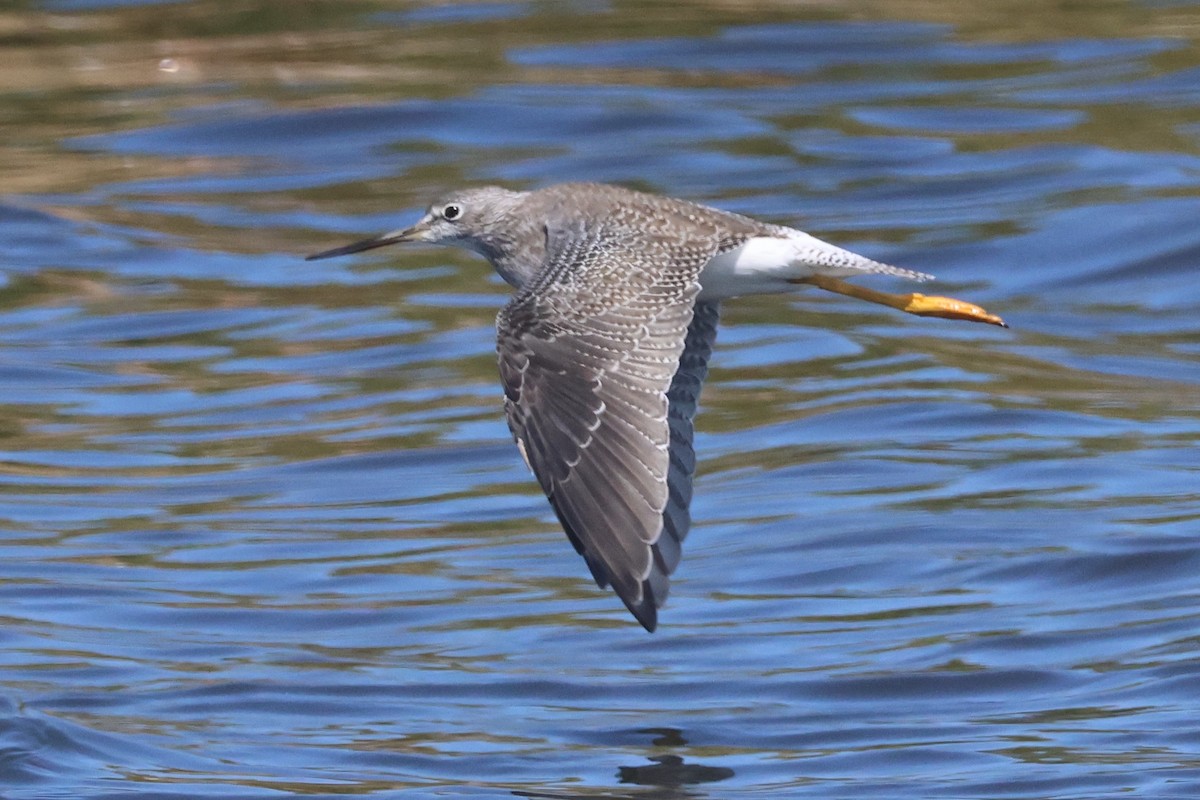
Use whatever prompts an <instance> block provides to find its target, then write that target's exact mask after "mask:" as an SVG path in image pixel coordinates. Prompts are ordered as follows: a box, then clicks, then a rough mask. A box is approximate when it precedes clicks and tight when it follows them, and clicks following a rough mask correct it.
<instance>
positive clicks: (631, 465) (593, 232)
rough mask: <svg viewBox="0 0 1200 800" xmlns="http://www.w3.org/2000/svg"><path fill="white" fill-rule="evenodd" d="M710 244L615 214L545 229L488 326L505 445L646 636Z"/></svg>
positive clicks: (693, 392) (680, 455)
mask: <svg viewBox="0 0 1200 800" xmlns="http://www.w3.org/2000/svg"><path fill="white" fill-rule="evenodd" d="M718 246H719V245H718V244H717V243H716V242H715V241H714V242H712V243H711V244H710V243H699V244H697V243H696V242H694V241H692V242H689V241H679V240H676V239H671V238H668V237H664V236H659V235H656V234H655V233H654V231H653V230H650V231H646V230H644V229H643V227H642V226H639V225H638V224H636V220H625V219H622V218H621V217H620V216H614V217H608V218H605V219H604V220H603V221H601V222H594V223H591V224H589V223H587V222H584V221H580V222H576V223H573V224H571V225H564V226H560V227H557V228H549V229H548V230H547V250H546V253H547V255H546V262H545V264H544V266H543V268H542V270H541V272H540V273H539V277H538V279H537V280H535V282H534V283H533V284H531V285H529V286H527V287H526V288H525V289H524V290H523V291H521V292H520V293H519V294H518V295H516V296H515V297H514V298H513V299H512V300H511V301H510V302H509V304H508V305H507V306H506V307H505V308H504V309H503V310H502V311H501V313H500V316H499V318H498V320H497V328H498V343H497V349H498V353H499V362H500V376H501V380H502V382H503V384H504V391H505V397H506V400H505V410H506V412H507V416H508V423H509V427H510V428H511V429H512V432H513V436H514V437H515V439H516V441H517V444H518V446H519V447H520V449H521V451H522V453H523V455H524V456H525V459H526V461H527V462H528V464H529V467H530V469H531V470H532V471H533V473H534V475H535V476H536V477H537V479H538V481H539V482H540V484H541V486H542V489H543V490H544V491H545V493H546V496H547V497H548V498H549V499H550V503H551V505H552V506H553V507H554V510H555V512H556V513H557V515H558V518H559V520H560V521H561V522H562V525H563V528H564V529H565V530H566V533H567V536H568V537H569V538H570V540H571V542H572V544H574V546H575V549H576V550H578V551H579V553H580V554H582V555H583V557H584V559H585V560H586V561H587V564H588V567H589V568H590V569H591V572H592V575H593V577H595V579H596V582H597V583H598V584H599V585H600V586H602V587H603V586H607V585H611V586H612V587H613V589H614V590H615V591H616V593H617V595H618V596H619V597H620V598H621V600H622V601H623V602H624V603H625V605H626V607H628V608H629V610H630V611H631V612H632V613H633V615H634V616H635V617H636V618H637V619H638V621H639V622H641V623H642V625H643V626H645V627H646V629H647V630H651V631H652V630H654V628H655V626H656V624H657V609H658V607H659V606H661V605H662V602H663V600H664V599H665V598H666V595H667V590H668V586H669V581H668V576H669V575H670V573H671V571H672V570H673V569H674V568H675V566H676V564H677V563H678V561H679V555H680V548H679V542H680V541H681V540H682V538H683V535H684V534H686V533H687V528H688V525H689V520H688V517H687V505H688V500H689V499H690V496H691V475H692V472H693V470H694V465H695V456H694V454H693V453H692V448H691V437H692V429H691V419H692V416H693V415H694V413H695V400H696V397H697V396H698V393H699V386H700V381H701V380H702V379H703V377H704V372H705V370H706V367H707V356H708V353H709V352H710V350H711V343H712V337H713V335H714V334H715V330H716V306H715V305H714V304H701V308H702V309H703V313H702V315H700V316H696V317H695V319H697V320H698V321H699V320H702V321H703V324H702V325H699V327H698V328H697V329H696V330H695V331H694V336H692V337H691V338H692V339H694V345H695V349H694V352H692V353H691V354H690V355H688V356H686V357H685V352H684V350H685V340H688V339H689V324H691V323H692V322H693V319H694V315H693V308H694V307H695V305H696V296H697V295H698V294H699V291H700V286H699V283H698V281H697V278H698V276H699V274H700V271H701V269H702V268H703V267H704V265H705V264H706V263H707V261H708V260H709V258H711V257H712V255H713V253H714V252H715V251H716V249H717V247H718ZM681 357H683V364H684V366H685V369H684V370H682V371H681V370H680V365H681ZM668 392H670V393H671V394H672V401H676V402H677V404H678V407H677V408H675V409H674V412H673V413H672V409H671V408H670V405H671V402H669V400H668ZM676 398H678V399H677V400H676Z"/></svg>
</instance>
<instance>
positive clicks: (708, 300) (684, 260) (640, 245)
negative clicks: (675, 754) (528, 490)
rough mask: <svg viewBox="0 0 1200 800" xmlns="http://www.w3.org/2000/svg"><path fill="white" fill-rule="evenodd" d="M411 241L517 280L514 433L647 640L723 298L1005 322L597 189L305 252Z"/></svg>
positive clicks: (654, 201) (507, 380) (681, 506)
mask: <svg viewBox="0 0 1200 800" xmlns="http://www.w3.org/2000/svg"><path fill="white" fill-rule="evenodd" d="M402 242H426V243H430V244H442V245H453V246H456V247H462V248H466V249H467V250H471V251H473V252H475V253H478V254H480V255H482V256H483V257H484V258H486V259H487V260H488V261H489V262H491V264H492V267H493V268H494V269H495V270H496V272H497V273H499V275H500V276H501V277H502V278H503V279H504V280H505V281H507V282H508V283H509V284H510V285H511V286H512V287H513V290H514V292H513V295H512V298H511V299H510V300H509V301H508V304H507V305H505V306H504V308H503V309H502V310H501V311H500V313H499V316H498V317H497V320H496V331H497V346H496V349H497V353H498V355H499V365H500V380H501V383H502V384H503V386H504V410H505V414H506V416H507V418H508V426H509V428H510V429H511V431H512V434H513V438H514V439H515V440H516V443H517V448H518V449H519V450H520V452H521V455H522V456H523V457H524V459H525V462H526V464H527V465H528V466H529V469H530V470H531V471H532V472H533V474H534V476H535V477H536V478H537V480H538V483H539V484H541V487H542V490H543V491H544V492H545V494H546V497H547V498H548V499H549V500H550V505H551V506H552V507H553V508H554V511H555V513H556V514H557V516H558V519H559V522H561V523H562V527H563V530H564V531H566V534H567V538H568V539H570V541H571V544H573V545H574V546H575V549H576V550H577V551H578V552H579V554H580V555H582V556H583V558H584V560H585V561H586V562H587V565H588V568H589V569H590V570H591V573H592V577H594V578H595V580H596V583H597V584H598V585H599V586H600V587H601V588H604V587H607V586H611V587H612V588H613V589H614V590H615V591H616V593H617V596H618V597H620V598H621V601H622V602H623V603H624V604H625V606H626V607H627V608H628V609H629V611H630V612H631V613H632V614H633V616H634V617H635V618H637V620H638V622H640V623H641V624H642V625H643V626H644V627H645V628H646V630H648V631H653V630H654V629H655V627H656V626H657V624H658V609H659V608H660V607H661V606H662V604H663V601H664V600H665V599H666V597H667V591H668V588H669V579H670V575H671V573H672V572H673V571H674V570H675V567H676V566H677V565H678V564H679V559H680V555H681V545H682V543H683V540H684V537H685V536H687V533H688V530H689V528H690V527H691V516H690V512H689V506H690V504H691V499H692V476H693V474H694V472H695V469H696V455H695V451H694V450H693V447H692V438H693V419H694V418H695V415H696V406H697V402H698V401H699V398H700V389H701V386H702V385H703V383H704V379H705V376H706V375H707V372H708V361H709V357H710V355H711V354H712V347H713V341H714V339H715V337H716V332H717V322H718V317H719V312H720V304H721V301H723V300H726V299H728V298H732V297H736V296H738V295H744V294H768V293H778V292H788V291H793V290H795V289H796V288H798V287H800V286H804V285H813V286H817V287H819V288H821V289H825V290H828V291H832V292H836V293H838V294H844V295H849V296H851V297H857V298H860V299H863V300H868V301H871V302H876V303H882V304H884V305H888V306H892V307H893V308H897V309H900V310H902V311H906V312H908V313H912V314H918V315H921V316H935V317H946V318H949V319H961V320H970V321H976V322H985V323H989V324H993V325H1000V326H1003V327H1007V325H1005V323H1004V321H1003V320H1001V319H1000V318H999V317H997V316H995V315H993V314H990V313H988V312H987V311H985V310H983V309H982V308H980V307H979V306H976V305H972V304H970V303H965V302H963V301H960V300H955V299H953V298H948V297H935V296H926V295H922V294H916V293H913V294H888V293H885V292H879V291H874V290H871V289H866V288H863V287H861V286H856V285H853V284H850V283H846V282H845V281H843V280H841V279H842V278H845V277H850V276H857V275H865V274H884V275H892V276H897V277H900V278H907V279H911V280H917V281H921V280H927V279H929V278H930V277H931V276H929V275H926V274H923V273H919V272H914V271H912V270H907V269H902V268H899V267H893V266H889V265H887V264H881V263H879V262H877V261H872V260H871V259H868V258H864V257H862V256H859V255H856V254H854V253H851V252H849V251H848V250H843V249H841V248H839V247H836V246H834V245H832V244H828V243H827V242H823V241H821V240H820V239H817V238H815V237H813V236H810V235H808V234H807V233H804V232H802V231H799V230H796V229H793V228H788V227H784V226H781V225H772V224H769V223H765V222H759V221H757V220H754V219H751V218H749V217H745V216H741V215H740V214H734V213H730V212H728V211H722V210H719V209H716V208H710V207H708V206H704V205H700V204H697V203H692V202H688V201H686V200H678V199H674V198H669V197H662V196H658V195H653V194H647V193H643V192H637V191H633V190H630V189H625V188H622V187H618V186H611V185H605V184H593V183H564V184H557V185H553V186H548V187H545V188H543V189H538V190H535V191H527V192H521V191H509V190H507V189H502V188H499V187H496V186H482V187H478V188H469V189H463V190H460V191H456V192H452V193H451V194H449V195H447V196H445V197H443V198H441V199H439V200H438V201H437V202H435V203H433V204H432V205H431V206H430V207H429V209H428V210H427V211H426V212H425V214H424V216H422V217H421V218H420V219H419V220H418V221H417V222H416V224H415V225H413V226H411V227H409V228H404V229H402V230H395V231H390V232H388V233H384V234H382V235H380V236H375V237H372V238H370V239H364V240H362V241H359V242H355V243H353V244H349V245H345V246H343V247H337V248H334V249H332V250H326V251H324V252H321V253H316V254H314V255H311V256H309V257H308V258H309V260H312V259H319V258H331V257H333V256H341V255H347V254H350V253H358V252H362V251H364V250H371V249H374V248H377V247H384V246H386V245H391V244H398V243H402Z"/></svg>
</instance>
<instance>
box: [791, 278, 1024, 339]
mask: <svg viewBox="0 0 1200 800" xmlns="http://www.w3.org/2000/svg"><path fill="white" fill-rule="evenodd" d="M789 282H790V283H809V284H812V285H813V286H816V287H818V288H821V289H824V290H825V291H827V292H834V293H835V294H844V295H846V296H847V297H857V298H858V299H859V300H866V301H867V302H870V303H879V304H881V305H885V306H891V307H892V308H898V309H900V310H901V311H906V312H908V313H909V314H916V315H917V316H919V317H944V318H945V319H964V320H967V321H969V322H986V323H987V324H989V325H999V326H1000V327H1001V328H1007V327H1008V324H1007V323H1006V322H1005V321H1004V320H1002V319H1000V318H999V317H997V316H996V315H995V314H989V313H988V312H987V311H984V310H983V309H982V308H980V307H979V306H977V305H975V304H974V303H965V302H963V301H962V300H955V299H954V298H953V297H937V296H929V295H924V294H916V293H915V292H914V293H913V294H889V293H887V292H878V291H876V290H874V289H867V288H864V287H862V286H855V285H854V284H853V283H846V282H845V281H840V280H838V279H837V278H830V277H829V276H827V275H813V276H811V277H808V278H796V279H795V280H792V281H789Z"/></svg>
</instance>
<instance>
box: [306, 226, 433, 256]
mask: <svg viewBox="0 0 1200 800" xmlns="http://www.w3.org/2000/svg"><path fill="white" fill-rule="evenodd" d="M409 241H412V228H405V229H404V230H402V231H389V232H388V233H385V234H382V235H380V236H372V237H371V238H370V239H363V240H362V241H358V242H352V243H350V244H344V245H342V246H341V247H335V248H333V249H332V250H323V251H321V252H320V253H313V254H312V255H311V256H305V257H304V260H305V261H318V260H320V259H322V258H336V257H337V256H348V255H350V254H351V253H361V252H362V251H364V250H374V249H375V248H376V247H387V246H388V245H389V244H398V243H400V242H409Z"/></svg>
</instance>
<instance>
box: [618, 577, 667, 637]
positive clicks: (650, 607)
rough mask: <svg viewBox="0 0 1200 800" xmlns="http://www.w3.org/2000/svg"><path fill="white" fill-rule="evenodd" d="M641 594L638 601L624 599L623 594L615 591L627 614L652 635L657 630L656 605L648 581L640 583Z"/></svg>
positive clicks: (631, 598) (628, 598) (629, 598)
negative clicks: (626, 609)
mask: <svg viewBox="0 0 1200 800" xmlns="http://www.w3.org/2000/svg"><path fill="white" fill-rule="evenodd" d="M613 588H617V587H615V586H614V587H613ZM641 594H642V597H641V599H640V600H639V599H638V598H636V597H626V596H625V593H624V592H622V591H620V590H619V589H618V590H617V596H618V597H620V598H621V602H622V603H624V604H625V607H626V608H628V609H629V613H630V614H633V617H634V619H636V620H637V621H638V622H640V623H641V625H642V627H643V628H645V629H646V630H647V631H649V632H650V633H654V631H655V629H656V628H658V603H657V602H655V599H654V590H653V589H651V588H650V581H642V592H641Z"/></svg>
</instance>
